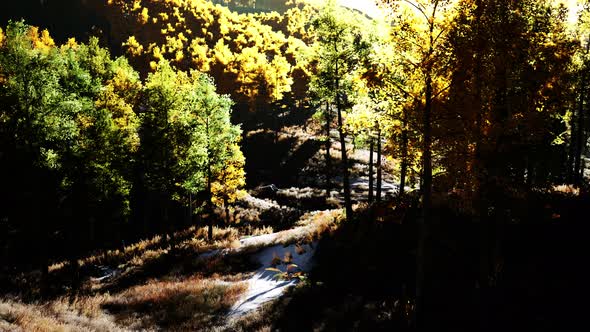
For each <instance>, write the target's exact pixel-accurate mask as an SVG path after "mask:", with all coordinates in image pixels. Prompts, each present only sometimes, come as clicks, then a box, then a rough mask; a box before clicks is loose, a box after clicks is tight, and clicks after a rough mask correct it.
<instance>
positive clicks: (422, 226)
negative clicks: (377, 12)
mask: <svg viewBox="0 0 590 332" xmlns="http://www.w3.org/2000/svg"><path fill="white" fill-rule="evenodd" d="M425 97H426V98H425V99H426V104H425V107H424V114H423V123H422V125H423V137H424V147H423V149H424V151H423V152H424V155H423V156H422V186H421V189H422V217H421V218H419V219H418V222H419V225H418V232H419V235H418V250H417V253H416V323H417V326H418V328H422V326H423V325H424V323H425V318H424V314H425V309H424V303H425V302H424V282H425V272H426V271H425V265H426V240H427V237H428V228H429V225H430V218H431V214H430V212H431V211H430V209H431V207H432V152H431V140H432V137H431V123H430V117H431V111H432V78H431V76H430V72H428V74H427V76H426V95H425Z"/></svg>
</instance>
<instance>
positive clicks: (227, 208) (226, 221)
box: [223, 197, 231, 227]
mask: <svg viewBox="0 0 590 332" xmlns="http://www.w3.org/2000/svg"><path fill="white" fill-rule="evenodd" d="M223 207H224V208H225V225H226V227H228V226H229V224H230V222H231V220H230V218H229V203H228V201H227V197H224V198H223Z"/></svg>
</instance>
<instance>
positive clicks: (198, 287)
mask: <svg viewBox="0 0 590 332" xmlns="http://www.w3.org/2000/svg"><path fill="white" fill-rule="evenodd" d="M246 288H247V285H246V283H226V282H221V281H218V280H213V279H200V278H196V277H193V278H188V279H185V280H174V279H173V280H161V281H151V282H149V283H148V284H145V285H141V286H136V287H132V288H130V289H128V290H126V291H124V292H122V293H121V294H119V295H117V296H116V297H115V298H114V299H112V300H111V301H109V302H108V303H106V305H105V307H106V308H107V309H108V310H109V311H110V312H112V313H113V314H114V315H115V317H116V320H117V322H118V323H120V324H121V325H123V326H129V327H130V328H132V329H145V328H150V327H152V328H153V327H154V326H159V327H161V328H163V329H166V330H185V331H188V330H199V329H202V328H203V327H205V326H213V325H214V324H217V323H219V321H218V320H219V319H220V318H219V317H220V316H223V315H221V313H223V312H225V311H227V310H229V308H230V307H231V306H232V305H233V304H234V303H235V302H236V301H237V300H238V298H239V296H240V295H241V294H242V293H244V292H245V291H246Z"/></svg>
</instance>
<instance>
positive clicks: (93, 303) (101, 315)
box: [0, 295, 126, 331]
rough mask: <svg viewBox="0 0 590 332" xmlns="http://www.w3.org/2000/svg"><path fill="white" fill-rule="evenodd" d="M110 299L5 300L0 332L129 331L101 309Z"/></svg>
mask: <svg viewBox="0 0 590 332" xmlns="http://www.w3.org/2000/svg"><path fill="white" fill-rule="evenodd" d="M108 298H109V295H99V296H92V297H77V298H74V299H71V300H70V299H67V298H58V299H56V300H53V301H50V302H47V303H44V304H38V303H31V304H25V303H22V302H19V301H18V300H17V299H9V300H2V301H0V331H125V330H126V329H125V328H123V327H121V326H119V325H117V324H116V323H115V322H114V321H113V319H112V317H110V316H109V315H107V314H106V313H105V312H104V311H103V310H102V309H100V307H101V305H102V304H103V303H105V301H106V300H107V299H108Z"/></svg>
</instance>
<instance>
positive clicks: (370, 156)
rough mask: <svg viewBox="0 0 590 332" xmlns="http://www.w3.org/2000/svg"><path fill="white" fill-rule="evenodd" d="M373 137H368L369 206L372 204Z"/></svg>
mask: <svg viewBox="0 0 590 332" xmlns="http://www.w3.org/2000/svg"><path fill="white" fill-rule="evenodd" d="M374 145H375V142H374V141H373V137H369V204H371V203H373V147H374Z"/></svg>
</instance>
